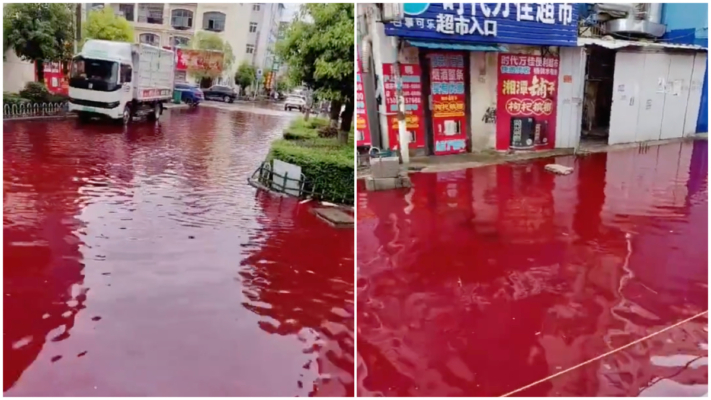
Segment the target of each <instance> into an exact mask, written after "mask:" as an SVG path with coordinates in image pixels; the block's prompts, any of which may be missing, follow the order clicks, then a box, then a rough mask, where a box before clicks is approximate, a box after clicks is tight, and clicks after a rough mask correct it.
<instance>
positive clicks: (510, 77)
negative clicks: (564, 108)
mask: <svg viewBox="0 0 711 400" xmlns="http://www.w3.org/2000/svg"><path fill="white" fill-rule="evenodd" d="M558 63H559V62H558V58H557V57H542V56H529V55H522V54H499V79H498V83H497V89H496V90H497V93H498V95H497V101H496V149H497V150H506V149H508V148H529V149H530V148H536V149H552V148H553V147H554V146H555V120H556V99H557V97H558V88H557V86H558Z"/></svg>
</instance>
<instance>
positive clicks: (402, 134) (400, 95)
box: [393, 37, 410, 165]
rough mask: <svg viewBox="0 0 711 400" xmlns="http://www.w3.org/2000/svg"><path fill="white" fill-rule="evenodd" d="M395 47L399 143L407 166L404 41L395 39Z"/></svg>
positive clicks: (408, 149)
mask: <svg viewBox="0 0 711 400" xmlns="http://www.w3.org/2000/svg"><path fill="white" fill-rule="evenodd" d="M393 45H394V47H395V68H394V69H395V70H394V71H393V75H394V78H395V95H396V96H397V129H398V141H399V142H400V143H399V144H400V157H401V158H402V163H403V164H405V165H407V164H409V163H410V144H409V140H410V137H409V136H410V135H409V134H408V133H407V116H406V112H405V94H404V92H403V90H402V75H400V46H401V45H402V40H400V38H399V37H393Z"/></svg>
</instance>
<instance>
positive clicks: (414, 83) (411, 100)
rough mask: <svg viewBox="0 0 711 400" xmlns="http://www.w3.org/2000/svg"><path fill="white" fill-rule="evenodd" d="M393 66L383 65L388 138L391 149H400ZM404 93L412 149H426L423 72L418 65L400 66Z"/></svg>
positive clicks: (406, 121)
mask: <svg viewBox="0 0 711 400" xmlns="http://www.w3.org/2000/svg"><path fill="white" fill-rule="evenodd" d="M394 68H395V66H394V65H393V64H383V85H384V88H385V109H386V110H387V112H388V114H393V115H388V138H389V140H390V148H391V149H393V150H398V149H399V148H400V138H399V135H398V131H399V129H398V122H397V115H395V114H396V113H397V88H396V87H395V76H394V74H393V72H394ZM400 76H401V77H402V91H403V95H404V96H405V125H406V126H407V131H408V133H409V134H410V139H409V142H408V143H409V147H410V148H411V149H417V148H423V147H425V130H424V126H423V125H422V124H423V123H424V117H423V110H422V78H421V76H422V70H421V68H420V66H419V65H417V64H400Z"/></svg>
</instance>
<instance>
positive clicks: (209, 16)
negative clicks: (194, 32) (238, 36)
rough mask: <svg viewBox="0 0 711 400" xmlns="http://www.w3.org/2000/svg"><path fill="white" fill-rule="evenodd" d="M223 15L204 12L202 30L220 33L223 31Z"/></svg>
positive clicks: (214, 12) (224, 17)
mask: <svg viewBox="0 0 711 400" xmlns="http://www.w3.org/2000/svg"><path fill="white" fill-rule="evenodd" d="M225 19H226V16H225V14H223V13H221V12H216V11H211V12H206V13H205V14H203V16H202V29H204V30H206V31H212V32H222V31H224V30H225Z"/></svg>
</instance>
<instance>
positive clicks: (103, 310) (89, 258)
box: [3, 107, 354, 396]
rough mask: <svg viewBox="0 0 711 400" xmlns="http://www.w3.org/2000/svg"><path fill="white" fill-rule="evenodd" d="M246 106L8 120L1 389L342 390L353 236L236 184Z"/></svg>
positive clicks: (250, 126) (249, 138)
mask: <svg viewBox="0 0 711 400" xmlns="http://www.w3.org/2000/svg"><path fill="white" fill-rule="evenodd" d="M255 111H257V112H251V113H246V112H235V111H230V112H228V111H221V110H216V109H213V108H208V107H204V108H202V107H201V108H198V109H195V110H172V111H170V112H167V113H166V115H164V116H163V117H162V119H161V122H160V123H159V124H157V125H155V124H151V123H147V122H138V123H136V124H134V125H132V126H130V127H129V128H127V129H126V130H124V128H122V127H116V126H112V125H102V124H99V125H97V124H89V125H79V124H78V122H76V121H73V120H64V121H41V122H40V121H35V122H6V123H4V124H3V127H4V138H3V139H4V140H3V147H4V160H3V165H4V175H3V179H4V182H3V183H4V185H3V199H4V221H3V222H4V227H3V233H4V240H3V249H4V254H5V255H4V270H3V274H4V287H3V291H4V332H3V349H4V360H3V365H4V391H5V395H10V396H260V395H261V396H295V395H334V396H339V395H352V394H353V381H354V378H353V368H354V361H353V359H354V356H353V351H354V350H353V346H354V344H353V341H354V339H353V291H354V289H353V231H352V230H338V229H333V228H331V227H329V226H328V225H327V224H325V223H323V222H321V221H319V220H318V219H317V218H316V217H315V216H314V215H313V214H312V213H311V212H310V210H309V207H310V205H308V204H304V205H299V204H298V203H297V202H296V201H294V200H292V199H282V198H277V197H273V196H271V195H269V194H267V193H257V191H256V189H254V188H252V187H250V186H249V185H248V184H247V182H246V179H247V177H248V176H249V175H250V174H251V173H252V172H253V171H254V169H256V168H257V166H258V165H259V163H260V162H261V161H262V160H264V157H265V155H266V154H267V151H268V148H269V142H270V141H271V140H272V139H274V138H276V137H278V136H279V135H280V134H281V132H282V129H283V128H284V126H285V125H286V124H288V123H289V121H290V120H291V118H293V117H294V116H295V114H294V113H291V114H289V113H283V112H279V111H276V110H264V111H259V110H255Z"/></svg>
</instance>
